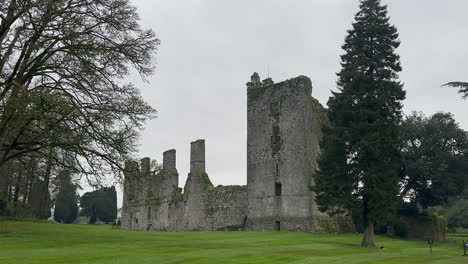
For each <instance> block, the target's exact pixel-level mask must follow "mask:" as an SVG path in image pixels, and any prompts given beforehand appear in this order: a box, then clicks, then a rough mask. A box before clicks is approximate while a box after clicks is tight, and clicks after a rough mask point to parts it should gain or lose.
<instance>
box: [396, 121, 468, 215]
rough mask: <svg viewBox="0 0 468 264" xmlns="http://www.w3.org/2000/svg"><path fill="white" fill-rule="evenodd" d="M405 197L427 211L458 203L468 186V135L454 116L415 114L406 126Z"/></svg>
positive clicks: (403, 184) (403, 178) (404, 156)
mask: <svg viewBox="0 0 468 264" xmlns="http://www.w3.org/2000/svg"><path fill="white" fill-rule="evenodd" d="M403 131H404V133H403V139H404V143H405V144H404V148H403V149H402V153H403V158H404V168H405V170H404V173H403V174H402V175H401V176H402V178H401V186H402V187H403V189H402V192H401V196H402V197H406V198H409V199H411V200H412V201H414V202H417V203H419V204H420V205H421V207H423V208H427V207H429V206H435V205H443V206H445V205H447V204H448V203H449V202H450V200H451V199H458V198H459V197H460V196H461V195H462V194H463V192H464V190H465V188H466V187H465V186H466V183H467V182H468V181H467V180H468V178H467V177H468V175H467V173H466V172H467V171H468V132H467V131H464V130H463V129H461V128H460V126H459V125H458V123H457V122H456V121H455V120H454V118H453V116H452V115H451V114H450V113H436V114H434V115H432V116H430V117H426V116H424V115H423V114H421V113H417V112H414V113H412V114H411V115H410V116H408V117H407V118H406V119H405V121H404V122H403Z"/></svg>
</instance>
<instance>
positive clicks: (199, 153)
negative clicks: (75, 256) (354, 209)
mask: <svg viewBox="0 0 468 264" xmlns="http://www.w3.org/2000/svg"><path fill="white" fill-rule="evenodd" d="M311 93H312V85H311V81H310V79H309V78H307V77H305V76H299V77H297V78H294V79H290V80H287V81H284V82H281V83H277V84H274V83H273V81H272V80H271V79H270V78H268V79H266V80H264V81H260V77H259V76H258V74H256V73H255V74H254V75H253V76H252V78H251V81H250V82H248V83H247V94H248V114H247V122H248V123H247V127H248V131H247V186H218V187H214V186H213V184H212V183H211V181H210V179H209V177H208V174H207V173H206V171H205V141H204V140H197V141H195V142H192V143H191V155H190V159H191V160H190V173H189V175H188V178H187V181H186V183H185V186H184V190H183V192H182V189H181V188H178V172H177V169H176V151H175V150H169V151H166V152H164V158H163V166H162V170H161V171H160V172H158V173H154V172H152V169H151V166H150V164H151V162H150V160H149V158H145V159H142V160H141V162H140V163H136V162H128V163H127V164H126V170H125V184H124V198H123V208H122V228H124V229H129V230H155V231H196V230H199V231H201V230H206V231H211V230H290V231H308V232H321V231H326V232H330V231H340V230H342V229H343V226H345V227H344V228H347V229H349V226H350V225H352V224H351V222H350V221H349V219H343V218H336V219H332V218H330V217H328V216H327V215H325V214H321V213H319V212H318V210H317V208H316V204H315V202H314V193H313V192H312V191H311V190H310V186H312V185H313V184H314V182H313V171H314V169H315V168H316V159H317V156H318V154H319V153H320V148H319V142H320V138H321V136H322V132H321V126H322V122H325V121H326V112H325V109H324V108H323V107H322V106H321V105H320V103H319V102H318V101H317V100H315V99H314V98H312V96H311Z"/></svg>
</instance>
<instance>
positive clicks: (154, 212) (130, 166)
mask: <svg viewBox="0 0 468 264" xmlns="http://www.w3.org/2000/svg"><path fill="white" fill-rule="evenodd" d="M150 164H151V162H150V160H149V159H148V158H144V159H142V160H141V162H140V163H137V162H129V163H127V166H126V170H125V186H124V188H125V190H124V202H123V209H122V228H123V229H129V230H142V231H143V230H154V231H189V230H190V231H211V230H239V229H242V228H243V226H244V220H245V217H246V215H247V187H246V186H218V187H213V184H212V183H211V181H210V178H209V177H208V174H207V173H206V171H205V141H204V140H197V141H195V142H192V143H191V161H190V164H191V166H190V173H189V175H188V178H187V182H186V183H185V187H184V192H183V193H182V189H181V188H178V172H177V169H176V151H175V150H168V151H166V152H164V154H163V166H162V170H161V171H160V172H159V173H154V172H152V171H151V168H150Z"/></svg>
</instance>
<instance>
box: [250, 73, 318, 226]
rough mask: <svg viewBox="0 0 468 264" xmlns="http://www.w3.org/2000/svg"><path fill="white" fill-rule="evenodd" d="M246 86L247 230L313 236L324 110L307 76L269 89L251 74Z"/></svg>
mask: <svg viewBox="0 0 468 264" xmlns="http://www.w3.org/2000/svg"><path fill="white" fill-rule="evenodd" d="M247 87H248V88H247V93H248V113H247V129H248V130H247V186H248V199H249V202H248V203H249V208H248V224H247V227H248V229H250V230H275V229H280V230H291V231H313V228H314V225H313V216H314V215H315V214H316V213H317V209H316V205H315V202H314V199H313V193H312V192H311V190H310V186H311V185H313V178H312V175H313V172H314V170H315V167H316V161H315V160H316V158H317V156H318V154H319V152H320V148H319V143H320V138H321V120H322V119H324V114H325V113H324V110H323V107H321V105H320V104H319V103H318V102H317V101H316V100H315V99H313V98H312V96H311V93H312V84H311V81H310V79H309V78H307V77H305V76H299V77H297V78H293V79H290V80H287V81H284V82H281V83H277V84H273V83H272V81H271V79H267V80H265V81H263V82H259V77H258V75H257V74H254V75H253V76H252V80H251V82H249V83H248V84H247Z"/></svg>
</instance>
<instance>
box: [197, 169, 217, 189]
mask: <svg viewBox="0 0 468 264" xmlns="http://www.w3.org/2000/svg"><path fill="white" fill-rule="evenodd" d="M200 179H201V182H202V184H203V186H205V187H207V188H208V189H211V188H214V185H213V183H211V180H210V177H209V176H208V174H207V173H206V172H202V173H200Z"/></svg>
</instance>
